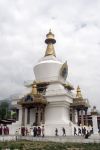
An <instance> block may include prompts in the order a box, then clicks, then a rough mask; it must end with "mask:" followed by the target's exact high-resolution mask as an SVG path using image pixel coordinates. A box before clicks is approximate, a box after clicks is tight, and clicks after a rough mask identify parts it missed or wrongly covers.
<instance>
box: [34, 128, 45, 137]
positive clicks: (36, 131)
mask: <svg viewBox="0 0 100 150" xmlns="http://www.w3.org/2000/svg"><path fill="white" fill-rule="evenodd" d="M33 136H34V137H36V136H37V137H39V136H42V137H44V126H42V127H34V128H33Z"/></svg>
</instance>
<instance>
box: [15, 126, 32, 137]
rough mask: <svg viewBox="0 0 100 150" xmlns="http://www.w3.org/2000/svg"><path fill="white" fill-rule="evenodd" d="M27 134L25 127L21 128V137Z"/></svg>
mask: <svg viewBox="0 0 100 150" xmlns="http://www.w3.org/2000/svg"><path fill="white" fill-rule="evenodd" d="M16 132H17V131H16ZM28 134H29V132H28V129H27V127H21V135H22V136H27V135H28Z"/></svg>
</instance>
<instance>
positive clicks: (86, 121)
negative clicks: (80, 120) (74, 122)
mask: <svg viewBox="0 0 100 150" xmlns="http://www.w3.org/2000/svg"><path fill="white" fill-rule="evenodd" d="M85 125H86V126H88V116H87V109H85Z"/></svg>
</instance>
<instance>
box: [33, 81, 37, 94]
mask: <svg viewBox="0 0 100 150" xmlns="http://www.w3.org/2000/svg"><path fill="white" fill-rule="evenodd" d="M37 93H38V92H37V86H36V84H33V86H32V94H33V95H36V94H37Z"/></svg>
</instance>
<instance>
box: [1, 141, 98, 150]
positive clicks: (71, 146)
mask: <svg viewBox="0 0 100 150" xmlns="http://www.w3.org/2000/svg"><path fill="white" fill-rule="evenodd" d="M6 148H10V149H11V150H14V149H19V150H100V143H87V144H83V143H57V142H39V141H38V142H34V141H27V140H24V141H23V140H20V141H16V142H15V141H10V142H8V141H5V142H0V150H2V149H6Z"/></svg>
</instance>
